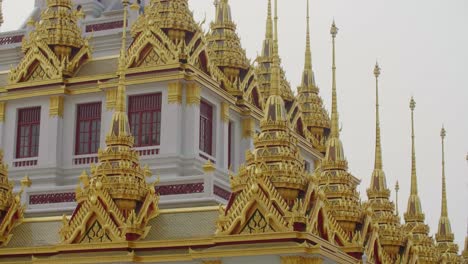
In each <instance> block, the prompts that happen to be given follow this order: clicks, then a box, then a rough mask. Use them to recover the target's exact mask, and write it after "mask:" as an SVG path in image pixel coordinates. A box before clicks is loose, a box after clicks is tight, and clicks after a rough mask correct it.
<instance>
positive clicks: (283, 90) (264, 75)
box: [256, 0, 294, 101]
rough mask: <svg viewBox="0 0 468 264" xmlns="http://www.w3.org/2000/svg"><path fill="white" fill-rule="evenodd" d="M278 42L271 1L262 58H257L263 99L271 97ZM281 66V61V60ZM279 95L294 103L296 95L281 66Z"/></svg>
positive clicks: (276, 21)
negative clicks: (274, 54)
mask: <svg viewBox="0 0 468 264" xmlns="http://www.w3.org/2000/svg"><path fill="white" fill-rule="evenodd" d="M275 1H277V0H275ZM277 9H278V5H277V4H275V27H276V25H277V23H278V10H277ZM277 42H278V32H275V33H274V34H273V19H272V12H271V0H268V15H267V21H266V33H265V39H264V40H263V48H262V53H261V55H260V56H258V57H257V63H258V67H257V69H256V75H257V81H258V83H259V86H260V93H262V94H263V98H268V96H269V95H270V93H269V92H270V84H271V80H272V78H273V76H272V65H273V59H274V58H273V57H274V56H273V49H274V45H275V43H277ZM279 61H280V64H281V59H279ZM279 95H280V96H281V97H282V98H283V100H285V101H293V100H294V95H293V93H292V91H291V89H290V87H289V84H288V82H287V81H286V80H285V79H284V72H283V71H282V70H281V66H280V87H279Z"/></svg>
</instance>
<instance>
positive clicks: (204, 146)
mask: <svg viewBox="0 0 468 264" xmlns="http://www.w3.org/2000/svg"><path fill="white" fill-rule="evenodd" d="M212 140H213V107H212V106H211V105H209V104H208V103H207V102H205V101H201V102H200V150H201V151H203V152H205V153H206V154H209V155H213V149H212V148H213V146H212V145H213V144H212V142H213V141H212Z"/></svg>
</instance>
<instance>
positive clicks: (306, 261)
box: [281, 256, 323, 264]
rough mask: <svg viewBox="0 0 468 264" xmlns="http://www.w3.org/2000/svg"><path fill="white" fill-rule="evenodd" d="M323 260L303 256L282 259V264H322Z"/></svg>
mask: <svg viewBox="0 0 468 264" xmlns="http://www.w3.org/2000/svg"><path fill="white" fill-rule="evenodd" d="M322 263H323V259H321V258H306V257H301V256H286V257H281V264H322Z"/></svg>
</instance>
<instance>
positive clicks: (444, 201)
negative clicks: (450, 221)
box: [440, 127, 448, 217]
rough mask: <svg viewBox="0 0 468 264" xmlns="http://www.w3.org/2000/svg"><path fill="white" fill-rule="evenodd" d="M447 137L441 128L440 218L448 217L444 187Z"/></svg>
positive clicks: (445, 188) (445, 189)
mask: <svg viewBox="0 0 468 264" xmlns="http://www.w3.org/2000/svg"><path fill="white" fill-rule="evenodd" d="M446 135H447V133H446V131H445V128H444V127H442V129H441V131H440V137H441V139H442V209H441V212H440V214H441V216H442V217H448V210H447V187H446V185H445V142H444V141H445V136H446Z"/></svg>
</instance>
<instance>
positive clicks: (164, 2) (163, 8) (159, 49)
mask: <svg viewBox="0 0 468 264" xmlns="http://www.w3.org/2000/svg"><path fill="white" fill-rule="evenodd" d="M132 8H135V9H139V7H138V4H137V3H134V4H133V5H132ZM131 32H132V35H133V38H134V40H133V43H132V45H131V46H130V48H129V50H128V58H127V62H126V65H127V67H129V68H135V67H157V66H159V65H167V64H174V63H189V64H191V65H193V66H195V67H197V68H198V69H200V70H202V71H203V72H205V73H207V72H208V57H207V54H206V45H205V36H204V33H203V31H202V30H201V28H200V25H198V24H197V23H195V20H194V19H193V14H192V12H191V11H190V10H189V6H188V0H172V1H169V0H152V1H151V2H150V3H149V5H148V6H146V8H145V12H144V13H143V14H140V16H139V17H138V19H137V20H136V22H135V23H134V24H133V26H132V30H131Z"/></svg>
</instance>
